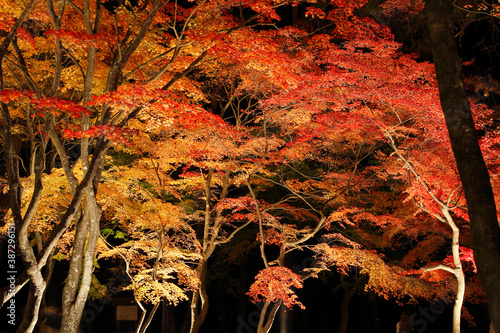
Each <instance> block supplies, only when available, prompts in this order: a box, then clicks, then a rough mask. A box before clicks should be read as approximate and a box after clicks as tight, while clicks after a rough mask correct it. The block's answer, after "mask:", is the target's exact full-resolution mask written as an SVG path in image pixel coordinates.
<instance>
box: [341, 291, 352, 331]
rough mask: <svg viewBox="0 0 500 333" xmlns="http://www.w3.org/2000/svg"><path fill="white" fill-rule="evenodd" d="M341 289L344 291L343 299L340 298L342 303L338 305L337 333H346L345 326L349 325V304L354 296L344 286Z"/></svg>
mask: <svg viewBox="0 0 500 333" xmlns="http://www.w3.org/2000/svg"><path fill="white" fill-rule="evenodd" d="M342 289H344V297H343V298H342V303H341V305H340V323H339V333H346V332H347V324H348V323H349V304H350V303H351V298H352V296H353V295H354V290H353V289H352V288H349V287H348V286H345V285H344V286H343V288H342Z"/></svg>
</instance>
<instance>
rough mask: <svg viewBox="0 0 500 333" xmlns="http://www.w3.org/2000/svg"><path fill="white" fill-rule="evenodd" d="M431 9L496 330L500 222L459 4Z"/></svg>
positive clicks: (439, 3) (443, 94) (445, 99)
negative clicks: (460, 40) (462, 45)
mask: <svg viewBox="0 0 500 333" xmlns="http://www.w3.org/2000/svg"><path fill="white" fill-rule="evenodd" d="M426 10H427V17H428V26H429V32H430V36H431V41H432V54H433V58H434V63H435V68H436V75H437V80H438V84H439V93H440V98H441V106H442V108H443V112H444V115H445V119H446V125H447V128H448V132H449V135H450V141H451V145H452V148H453V153H454V155H455V159H456V162H457V166H458V171H459V173H460V178H461V181H462V185H463V189H464V193H465V197H466V200H467V207H468V210H469V217H470V228H471V233H472V239H473V250H474V257H475V260H476V265H477V269H478V274H479V278H480V280H481V284H482V286H483V288H484V291H485V293H486V298H487V300H488V311H489V314H490V317H491V320H492V322H493V325H494V328H495V331H497V332H500V265H498V263H499V262H500V243H499V226H498V221H497V215H496V207H495V201H494V197H493V191H492V188H491V183H490V178H489V174H488V170H487V168H486V165H485V163H484V159H483V156H482V153H481V150H480V147H479V144H478V140H477V136H476V130H475V126H474V121H473V119H472V114H471V110H470V106H469V104H468V99H467V95H466V91H465V87H464V81H463V74H462V68H461V64H460V59H459V57H458V52H457V47H456V42H455V38H454V30H453V25H452V20H451V12H452V10H453V2H452V1H450V0H427V1H426Z"/></svg>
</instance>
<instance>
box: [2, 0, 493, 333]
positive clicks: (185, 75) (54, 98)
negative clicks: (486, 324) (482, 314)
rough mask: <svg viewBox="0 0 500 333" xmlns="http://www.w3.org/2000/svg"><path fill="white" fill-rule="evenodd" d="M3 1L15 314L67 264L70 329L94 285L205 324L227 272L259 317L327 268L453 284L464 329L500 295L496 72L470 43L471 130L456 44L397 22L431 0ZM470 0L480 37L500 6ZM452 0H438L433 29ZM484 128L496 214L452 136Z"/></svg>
mask: <svg viewBox="0 0 500 333" xmlns="http://www.w3.org/2000/svg"><path fill="white" fill-rule="evenodd" d="M433 2H434V1H429V4H427V5H428V6H431V5H432V3H433ZM437 2H439V1H437ZM0 3H1V4H2V6H1V7H0V8H1V9H0V15H1V16H0V18H1V19H0V32H1V34H2V44H0V104H1V107H2V111H1V112H2V117H1V120H0V121H1V125H2V127H1V128H2V130H1V136H0V144H1V147H2V151H3V163H4V164H5V168H4V169H3V170H2V172H3V174H2V175H0V176H1V177H2V183H1V184H2V187H3V188H2V190H3V192H4V193H5V194H6V195H8V200H9V203H8V205H6V206H5V207H8V208H9V209H7V210H5V211H4V212H3V213H2V215H3V217H4V221H5V222H4V223H3V225H2V235H3V238H2V241H3V242H4V244H5V246H6V249H7V250H6V252H8V256H7V257H5V258H0V262H2V263H4V262H5V263H6V264H9V265H11V264H12V265H14V266H15V268H13V267H14V266H12V267H11V269H10V271H16V274H15V281H14V282H12V283H9V284H8V285H6V286H5V287H4V288H3V289H2V306H3V308H4V309H5V308H6V307H8V306H9V304H16V305H17V306H18V307H17V308H16V309H17V310H16V311H17V313H18V316H17V317H16V316H14V317H15V325H14V326H15V328H16V329H17V331H18V332H33V331H38V330H40V327H41V325H44V324H43V323H44V316H45V315H46V309H47V308H48V306H49V304H48V301H47V298H50V297H49V296H48V294H49V293H51V292H52V291H51V290H53V289H51V288H56V289H57V288H59V287H54V285H55V282H54V279H53V276H54V270H56V271H57V272H58V273H59V274H61V273H60V272H61V271H63V272H64V273H63V275H64V277H63V279H62V280H63V281H64V284H63V287H61V288H59V289H61V290H60V293H59V294H60V297H59V299H58V300H57V302H56V303H57V306H58V307H60V308H61V327H60V328H61V331H63V332H76V331H77V330H78V327H79V326H81V325H83V322H84V321H85V320H82V315H83V318H84V319H85V316H84V314H85V311H86V310H85V309H86V304H87V303H88V300H89V299H104V300H105V299H112V298H114V297H117V296H118V295H123V294H130V295H132V296H133V298H134V301H135V303H136V304H137V305H138V306H139V308H140V310H141V312H140V313H141V316H140V318H139V319H138V321H137V327H136V331H137V332H145V331H146V330H147V328H148V327H150V325H151V323H152V322H153V319H154V317H155V313H156V312H157V309H158V308H159V306H160V305H163V306H164V308H165V309H168V307H169V306H170V307H175V308H176V310H175V311H178V312H181V311H182V312H183V317H185V320H184V324H183V325H182V327H181V328H179V329H181V330H182V332H189V333H197V332H200V331H203V327H204V326H203V324H204V323H205V322H206V321H207V320H209V318H210V316H211V312H209V311H210V309H211V308H212V306H210V307H209V304H213V302H212V303H210V302H209V300H210V299H213V298H214V295H213V292H212V291H213V288H214V284H217V283H218V282H219V281H225V282H226V284H227V285H228V287H227V288H226V289H227V290H230V291H227V290H226V292H230V293H238V296H237V297H239V298H240V299H245V301H246V300H248V301H251V302H255V303H260V304H261V305H262V306H261V307H260V308H259V310H258V320H257V321H256V325H255V327H254V328H255V330H256V331H257V332H270V330H271V329H272V327H273V324H274V325H275V324H276V323H275V317H276V316H278V314H279V311H280V308H283V307H284V308H287V309H289V310H292V309H295V310H296V311H300V310H299V309H304V308H305V309H306V310H304V311H307V308H308V304H307V302H305V301H302V300H301V297H300V290H301V288H303V287H304V285H307V283H308V282H309V281H310V280H311V279H317V278H321V279H330V280H332V279H333V280H335V281H337V283H338V285H339V286H341V287H342V288H343V290H344V297H345V299H346V300H348V299H349V297H347V296H348V295H351V294H354V293H357V294H367V295H371V297H375V298H377V299H383V300H386V301H388V302H391V303H392V304H394V305H395V306H401V307H402V306H408V305H418V304H422V303H430V302H435V301H436V300H440V301H443V300H445V303H446V304H447V306H449V307H450V308H453V311H452V312H453V313H452V317H453V319H452V324H451V323H450V326H451V325H452V326H453V332H454V333H457V332H459V331H460V329H461V325H460V324H461V318H462V319H466V320H467V322H468V323H474V322H475V321H477V320H484V318H481V319H476V318H474V315H473V314H471V313H470V312H469V310H468V309H469V308H470V307H474V306H476V305H477V304H486V303H487V301H486V300H488V303H489V304H490V306H493V308H491V307H490V314H494V313H495V311H496V310H495V306H496V305H495V304H497V302H498V301H496V299H497V298H498V297H497V296H495V295H496V294H495V290H497V289H495V283H498V279H496V278H495V276H496V275H495V274H496V273H494V270H493V269H492V270H488V267H491V265H490V264H488V263H487V260H486V258H487V257H488V253H490V254H491V253H496V252H495V251H496V250H494V251H493V252H491V251H490V250H488V249H491V246H493V247H494V246H496V248H498V222H497V221H498V220H497V214H496V209H495V200H498V195H497V193H498V190H499V185H500V184H499V183H498V177H496V176H495V175H496V173H497V169H498V167H499V165H498V159H497V156H498V153H499V151H498V148H499V146H498V137H499V136H498V133H497V131H498V121H497V108H496V105H495V103H494V98H493V99H488V98H484V97H485V96H486V97H488V96H489V95H493V96H494V97H495V96H496V95H497V93H498V91H497V90H495V89H494V87H497V86H498V85H497V83H496V81H495V77H489V78H488V81H487V82H486V81H485V80H484V79H482V78H483V77H482V76H481V74H477V73H481V71H482V70H483V69H482V67H481V64H478V63H474V62H473V61H470V59H466V60H468V61H467V62H466V63H465V65H466V66H467V68H469V69H470V70H471V73H472V74H470V75H467V76H466V80H465V81H463V79H462V76H458V77H456V78H454V79H453V80H454V81H453V82H463V90H462V91H461V95H460V101H459V103H461V104H460V105H462V106H464V107H466V111H467V112H468V113H469V115H470V118H469V119H470V123H469V127H468V131H469V132H470V135H469V136H468V137H467V138H468V140H469V141H468V142H469V143H464V142H461V143H460V142H459V143H457V141H455V140H457V136H458V138H460V137H461V138H462V139H464V138H466V136H465V135H464V133H463V131H459V132H458V133H455V134H453V131H450V126H452V125H450V122H449V116H450V112H449V110H448V109H447V107H448V106H447V104H446V102H445V100H444V99H443V98H444V97H443V96H446V92H443V79H442V77H441V75H442V74H441V72H440V71H439V70H438V68H439V67H438V64H439V62H438V60H436V70H435V66H434V63H432V62H430V61H429V60H430V59H429V58H428V54H426V53H425V48H423V47H422V48H420V49H419V48H417V47H414V46H411V45H410V44H411V43H413V42H414V41H412V40H409V39H404V38H399V35H398V34H400V33H401V30H398V29H405V28H404V27H402V26H401V23H399V22H400V21H401V20H415V21H416V22H421V21H423V20H424V19H425V15H426V14H425V13H426V12H423V8H424V4H423V3H422V2H419V1H411V2H404V1H390V0H388V1H369V0H365V1H354V0H347V1H336V0H335V1H286V0H285V1H276V0H255V1H253V0H252V1H246V2H241V1H232V0H225V1H211V0H202V1H194V0H193V1H168V0H143V1H132V0H123V1H100V0H97V1H91V0H58V1H55V0H44V1H41V0H39V1H36V0H32V1H30V2H23V1H18V0H15V1H6V0H0ZM450 6H451V5H450ZM430 10H432V7H431V9H430ZM454 10H455V12H453V13H454V15H455V16H454V17H451V16H449V17H450V20H452V19H454V20H455V21H453V22H456V23H457V26H458V27H459V29H462V30H459V31H460V32H463V33H464V34H466V32H465V31H466V29H467V27H468V26H469V25H472V24H474V22H476V21H481V20H493V22H495V21H494V20H496V16H498V8H497V6H496V5H485V4H483V5H481V4H480V3H475V2H470V3H469V2H467V1H464V2H463V3H462V2H460V3H459V2H457V3H455V9H454ZM450 13H451V12H450ZM450 13H449V12H446V13H445V14H446V15H450ZM445 14H443V13H439V12H438V13H437V14H436V13H435V14H432V13H431V14H429V15H428V16H429V24H430V26H431V29H430V31H431V34H433V33H434V32H433V30H432V22H434V21H436V20H437V21H438V22H439V19H440V17H441V16H440V15H445ZM432 15H437V16H434V17H433V16H432ZM436 17H437V18H436ZM447 17H448V16H447ZM433 20H434V21H433ZM450 22H452V21H450ZM492 24H495V23H492ZM419 28H420V26H419V25H418V24H416V25H415V27H414V29H415V30H414V31H412V33H421V31H417V30H418V29H419ZM448 28H450V29H451V28H453V27H452V26H451V23H450V25H449V26H448ZM452 32H453V31H452ZM438 34H439V33H438ZM451 36H452V37H453V34H452V35H451ZM419 42H422V43H424V42H425V38H424V37H420V39H419ZM451 42H452V44H453V47H456V46H454V43H455V40H454V39H452V41H451ZM484 43H486V42H484ZM447 47H452V46H451V45H450V46H447ZM445 51H446V50H441V51H439V52H441V53H439V52H438V53H439V54H443V53H444V52H445ZM445 61H446V60H445ZM460 61H461V60H460V59H459V58H458V57H457V58H456V59H453V64H454V66H459V67H460V66H462V64H461V62H460ZM459 80H462V81H459ZM453 82H452V83H453ZM466 84H467V85H468V87H466ZM466 88H468V90H466ZM440 97H441V99H440ZM443 111H445V112H444V113H443ZM447 112H448V113H447ZM470 126H472V127H470ZM452 127H453V126H452ZM460 128H462V127H460ZM469 132H468V133H469ZM450 138H451V139H450ZM472 143H474V144H476V146H477V148H478V152H479V153H480V154H479V155H478V156H479V157H478V156H475V157H465V162H467V163H470V162H472V160H476V159H477V158H480V159H481V161H484V163H483V166H484V177H485V178H484V179H485V181H487V182H488V183H490V184H491V189H492V190H491V194H492V196H491V197H489V198H488V199H487V200H486V199H485V200H483V201H488V203H489V205H490V207H491V209H492V214H490V215H491V216H490V218H491V220H490V221H491V222H490V223H489V224H488V226H489V229H487V230H486V229H481V228H482V226H484V225H485V224H484V221H483V220H481V219H478V214H477V211H478V208H477V206H476V204H475V203H474V202H475V201H473V200H472V201H471V194H470V193H472V192H469V191H470V189H469V187H468V185H467V184H469V185H470V184H471V182H470V181H469V182H468V183H467V182H466V181H465V180H464V179H465V178H464V172H465V173H471V171H470V170H469V169H468V171H464V169H463V168H462V167H461V164H460V161H459V159H460V158H459V157H458V155H456V154H457V147H458V148H460V149H465V150H468V149H469V148H470V147H472V146H471V145H472ZM454 152H455V155H454V154H453V153H454ZM481 152H482V156H481ZM454 156H457V162H458V164H457V163H456V162H455V157H454ZM457 165H458V167H457ZM470 165H472V164H470ZM470 165H469V167H470ZM475 170H476V171H477V169H473V170H472V173H474V172H475ZM488 173H489V175H488ZM472 183H474V181H472ZM481 188H483V187H481ZM481 188H480V189H479V190H478V189H473V190H472V191H475V193H478V192H481ZM2 200H3V197H2ZM480 201H481V200H480ZM2 207H4V205H2ZM473 207H474V208H473ZM479 211H482V210H481V209H480V208H479ZM479 215H480V214H479ZM495 223H496V224H495ZM478 230H483V231H478ZM484 230H486V231H484ZM485 233H486V234H488V235H489V236H491V237H492V238H491V240H488V241H487V240H486V239H485V238H481V237H482V236H481V235H484V234H485ZM11 235H12V236H11ZM13 237H15V242H13V241H12V242H11V241H10V239H13ZM495 237H496V238H495ZM481 242H485V243H487V244H490V245H488V246H490V247H480V244H481ZM495 242H497V244H496V245H495ZM491 244H493V245H491ZM485 248H486V250H484V249H485ZM496 248H495V249H496ZM225 251H226V252H225ZM485 251H486V252H485ZM488 251H489V252H488ZM497 252H498V251H497ZM224 253H225V257H223V256H224ZM478 253H479V255H478ZM495 255H496V254H495ZM301 256H305V257H307V258H309V259H310V261H309V263H310V264H308V265H302V264H297V263H296V262H295V261H296V260H298V258H300V257H301ZM13 258H15V259H13ZM248 258H253V262H252V264H251V269H252V270H255V272H254V273H255V274H254V273H245V274H248V283H247V284H248V285H245V286H244V287H243V288H241V287H234V288H231V287H229V286H230V285H231V284H232V283H234V284H236V285H238V284H239V283H238V282H237V279H236V278H234V277H231V276H229V275H228V274H226V273H224V272H229V271H231V270H234V268H235V267H241V270H242V271H243V269H244V268H245V267H247V268H248V263H247V264H245V265H246V266H245V265H244V264H243V262H247V260H248ZM491 258H493V260H494V258H496V257H494V256H492V257H491ZM491 258H490V259H491ZM11 260H14V261H11ZM488 265H489V266H488ZM478 273H479V277H480V278H481V282H482V284H483V286H484V287H485V289H484V292H483V290H482V288H481V286H480V283H479V277H478ZM225 274H226V275H225ZM245 276H246V275H245ZM486 276H487V277H486ZM245 278H246V277H245ZM487 281H493V282H492V284H491V285H489V284H487ZM495 281H496V282H495ZM240 282H241V281H240ZM241 283H243V282H241ZM13 286H15V287H13ZM23 289H26V291H24V292H20V291H21V290H23ZM499 290H500V289H499ZM25 295H26V296H25ZM17 297H25V298H26V306H25V307H24V308H23V310H22V312H21V310H20V301H16V298H17ZM492 309H493V310H492ZM295 310H293V311H295ZM165 311H167V310H165ZM165 311H164V312H163V317H166V315H165ZM343 313H345V312H343ZM342 318H343V320H347V316H342ZM491 319H492V320H493V321H494V322H495V321H496V318H495V317H494V316H493V315H492V318H491ZM227 320H228V321H230V320H233V321H234V318H228V319H227ZM87 324H89V325H90V324H91V323H87ZM495 325H498V323H496V322H495ZM462 326H463V325H462ZM339 327H344V328H343V330H344V331H345V327H346V324H345V323H344V324H343V323H340V324H339ZM339 329H340V328H339ZM497 330H498V328H497ZM340 331H342V329H340Z"/></svg>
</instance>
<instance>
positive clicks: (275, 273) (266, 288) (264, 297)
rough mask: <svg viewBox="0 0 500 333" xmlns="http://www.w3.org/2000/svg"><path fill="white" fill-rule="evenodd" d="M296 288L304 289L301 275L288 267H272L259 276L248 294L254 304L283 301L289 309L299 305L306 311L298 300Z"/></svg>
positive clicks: (261, 272)
mask: <svg viewBox="0 0 500 333" xmlns="http://www.w3.org/2000/svg"><path fill="white" fill-rule="evenodd" d="M294 288H302V281H301V278H300V275H298V274H295V273H294V272H292V270H291V269H289V268H286V267H270V268H266V269H263V270H262V271H260V273H259V274H257V276H256V277H255V282H254V283H253V284H252V285H251V286H250V290H249V291H248V293H247V294H248V295H250V298H251V300H252V302H254V303H256V302H262V301H268V302H278V301H283V304H284V305H285V306H286V307H287V308H292V307H293V305H298V306H299V307H300V308H301V309H304V308H305V307H304V305H303V304H302V303H301V302H300V301H298V299H297V295H296V294H295V291H294V290H293V289H294Z"/></svg>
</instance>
